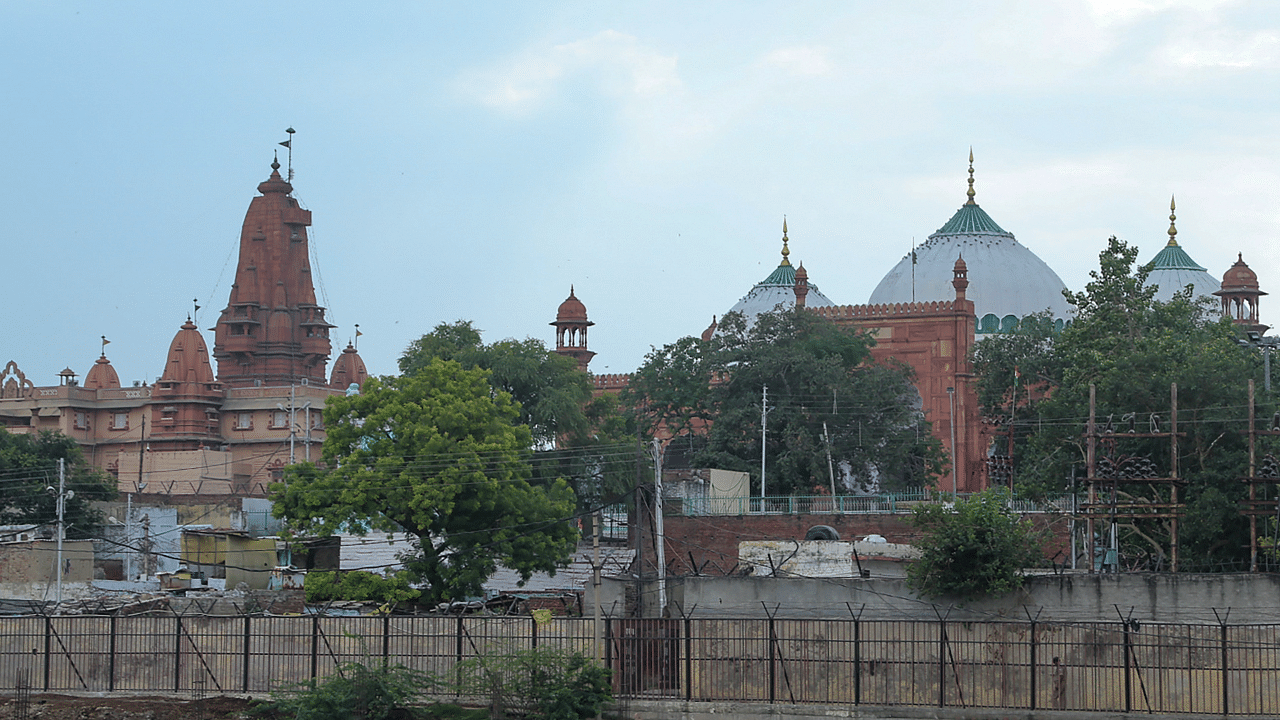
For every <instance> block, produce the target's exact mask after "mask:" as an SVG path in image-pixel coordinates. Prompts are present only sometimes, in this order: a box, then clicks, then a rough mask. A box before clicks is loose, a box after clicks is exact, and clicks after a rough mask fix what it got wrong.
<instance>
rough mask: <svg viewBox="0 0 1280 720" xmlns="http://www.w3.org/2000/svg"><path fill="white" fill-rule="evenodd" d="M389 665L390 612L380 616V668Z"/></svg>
mask: <svg viewBox="0 0 1280 720" xmlns="http://www.w3.org/2000/svg"><path fill="white" fill-rule="evenodd" d="M390 663H391V611H390V610H387V614H386V615H383V616H382V667H384V668H385V667H387V666H388V665H390Z"/></svg>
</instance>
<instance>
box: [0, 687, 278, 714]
mask: <svg viewBox="0 0 1280 720" xmlns="http://www.w3.org/2000/svg"><path fill="white" fill-rule="evenodd" d="M252 705H253V700H251V699H249V698H244V697H227V696H216V697H207V698H201V699H192V698H182V697H178V696H174V697H162V696H158V697H143V696H123V697H122V696H110V697H80V696H71V695H52V694H43V693H32V694H31V696H30V702H29V704H28V705H27V708H26V717H25V718H23V712H22V710H23V708H22V707H21V705H20V703H19V702H18V700H17V699H16V698H15V697H14V696H12V695H9V696H0V720H242V719H244V718H247V717H249V708H250V707H251V706H252Z"/></svg>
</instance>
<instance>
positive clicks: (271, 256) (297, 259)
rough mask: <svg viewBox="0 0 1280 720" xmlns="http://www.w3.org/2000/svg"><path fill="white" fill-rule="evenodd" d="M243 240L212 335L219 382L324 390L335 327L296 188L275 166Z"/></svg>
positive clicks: (261, 188)
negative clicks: (322, 297) (320, 299)
mask: <svg viewBox="0 0 1280 720" xmlns="http://www.w3.org/2000/svg"><path fill="white" fill-rule="evenodd" d="M258 192H260V193H262V195H261V196H260V197H255V198H254V199H253V201H252V202H250V203H249V211H248V212H247V213H245V217H244V227H243V229H242V230H241V232H240V261H239V264H238V265H237V266H236V279H235V284H234V285H232V286H231V299H230V302H228V304H227V307H226V309H224V310H223V311H222V315H221V316H220V317H219V318H218V324H217V326H216V327H215V328H213V330H214V346H213V356H214V358H215V359H216V360H217V361H218V379H219V380H220V381H221V382H223V383H224V384H226V385H227V386H228V387H233V388H235V387H250V386H255V385H277V386H278V385H295V384H296V385H308V384H310V385H324V384H326V382H327V379H326V378H325V364H326V363H327V362H328V360H329V353H330V351H331V349H332V348H331V347H330V344H329V328H331V327H334V326H333V325H330V324H329V323H328V321H327V320H325V317H324V308H322V307H320V306H319V305H317V304H316V292H315V286H314V285H313V284H312V281H311V260H310V255H309V251H308V246H307V227H309V226H310V225H311V211H310V210H304V209H302V208H301V207H299V206H298V201H297V200H295V199H294V198H293V197H292V196H291V195H290V193H292V192H293V186H292V185H290V184H289V183H287V182H285V180H284V179H283V178H281V177H280V163H279V162H278V161H276V162H272V163H271V177H269V178H268V179H267V181H266V182H264V183H262V184H260V185H258Z"/></svg>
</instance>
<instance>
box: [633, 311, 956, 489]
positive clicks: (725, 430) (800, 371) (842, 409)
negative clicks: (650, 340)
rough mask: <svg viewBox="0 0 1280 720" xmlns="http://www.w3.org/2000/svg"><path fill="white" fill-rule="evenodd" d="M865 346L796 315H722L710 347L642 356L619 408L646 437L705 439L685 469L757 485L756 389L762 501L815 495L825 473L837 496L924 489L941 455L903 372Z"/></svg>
mask: <svg viewBox="0 0 1280 720" xmlns="http://www.w3.org/2000/svg"><path fill="white" fill-rule="evenodd" d="M873 343H874V340H873V339H872V338H871V337H870V336H869V335H868V334H866V333H860V332H855V331H851V330H847V329H844V328H841V327H839V326H837V325H835V324H833V323H831V322H828V321H826V320H824V319H822V318H819V317H817V316H816V315H814V314H813V313H810V312H807V311H805V310H804V309H790V310H778V311H775V312H769V313H763V314H761V315H759V316H757V317H756V318H755V320H754V322H752V323H748V322H747V320H746V319H745V318H743V317H742V316H741V315H740V314H737V313H730V314H729V315H726V316H725V317H724V318H723V319H722V322H721V324H720V326H719V328H718V329H717V334H716V336H715V337H714V338H713V339H712V340H711V341H710V342H704V341H702V340H697V339H694V338H685V339H683V340H681V341H679V342H677V343H675V344H673V345H668V346H667V347H665V348H663V349H662V350H655V351H654V352H652V353H650V354H649V356H648V358H647V359H646V361H645V364H644V367H642V368H641V369H640V370H639V371H637V373H636V374H635V375H634V376H633V377H632V381H631V384H630V386H629V388H628V390H627V393H626V395H625V396H624V402H627V403H629V404H630V405H631V407H632V408H633V412H634V413H635V414H636V415H637V417H639V418H640V423H641V425H642V426H644V427H647V428H648V429H650V431H653V430H654V429H656V428H658V427H665V428H666V429H667V430H668V432H671V433H673V434H674V433H688V434H693V435H697V436H702V437H703V438H705V449H703V450H702V451H701V452H699V453H697V455H696V456H695V462H698V463H699V464H704V465H709V466H712V467H718V468H724V469H728V470H739V471H747V472H750V473H752V474H753V475H754V476H755V477H756V478H758V477H759V471H760V456H761V445H760V443H761V431H762V426H761V410H760V403H761V401H762V399H763V395H764V389H765V387H766V386H767V388H768V407H769V410H768V417H767V421H766V427H765V428H763V429H765V430H767V433H766V434H765V461H766V466H765V468H766V475H767V485H768V487H767V492H768V493H769V494H772V495H788V494H793V493H800V494H811V493H814V492H821V491H822V490H823V489H826V488H829V487H830V486H831V484H832V479H831V468H832V466H833V465H834V466H835V468H836V470H837V473H838V474H839V477H840V479H839V480H837V481H836V484H837V485H838V486H839V487H837V492H839V491H841V489H842V488H843V489H848V488H850V487H873V486H878V487H880V488H882V489H893V488H898V487H903V486H912V485H914V486H919V485H923V484H924V483H926V482H927V481H928V478H929V477H930V475H932V474H936V473H938V472H939V471H940V469H941V451H940V446H939V444H938V443H937V442H936V440H935V439H934V438H933V437H932V435H931V434H930V433H929V428H928V424H927V423H926V422H925V420H924V418H923V417H922V415H921V413H920V411H919V407H920V406H919V395H918V394H917V393H916V390H915V388H914V387H913V386H912V385H911V383H910V378H911V376H910V372H909V370H908V369H907V368H905V367H904V366H901V365H897V364H880V363H875V362H873V361H872V359H871V346H872V345H873ZM828 455H830V458H831V461H830V462H828Z"/></svg>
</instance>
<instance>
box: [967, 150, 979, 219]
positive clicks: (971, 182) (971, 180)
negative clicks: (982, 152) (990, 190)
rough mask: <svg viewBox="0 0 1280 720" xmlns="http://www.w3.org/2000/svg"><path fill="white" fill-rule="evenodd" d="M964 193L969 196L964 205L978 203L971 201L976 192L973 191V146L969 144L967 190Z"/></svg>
mask: <svg viewBox="0 0 1280 720" xmlns="http://www.w3.org/2000/svg"><path fill="white" fill-rule="evenodd" d="M965 194H966V195H968V196H969V202H967V203H965V205H977V204H978V203H976V202H974V201H973V196H974V195H977V193H975V192H974V191H973V146H972V145H970V146H969V192H967V193H965Z"/></svg>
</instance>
